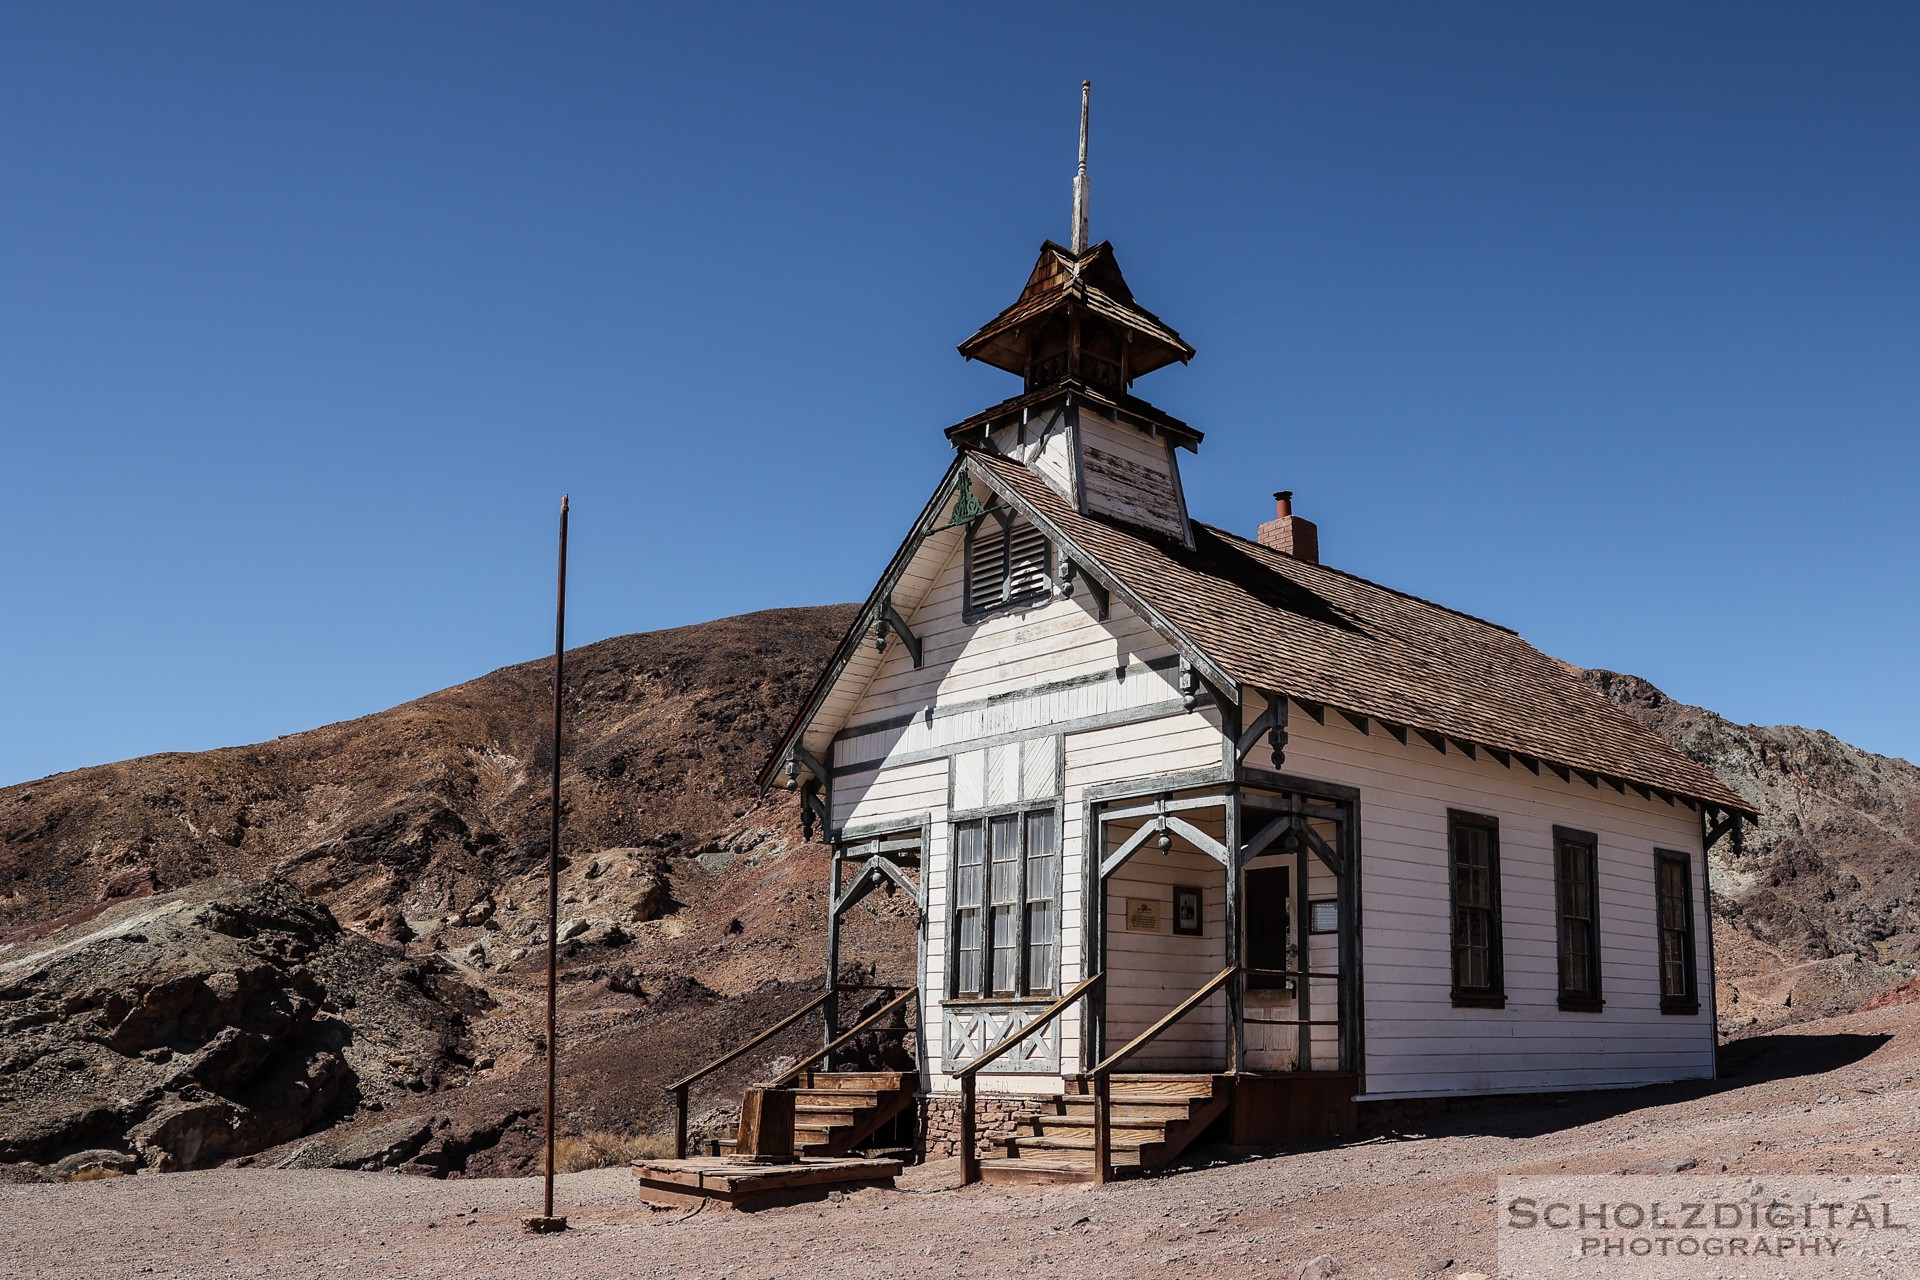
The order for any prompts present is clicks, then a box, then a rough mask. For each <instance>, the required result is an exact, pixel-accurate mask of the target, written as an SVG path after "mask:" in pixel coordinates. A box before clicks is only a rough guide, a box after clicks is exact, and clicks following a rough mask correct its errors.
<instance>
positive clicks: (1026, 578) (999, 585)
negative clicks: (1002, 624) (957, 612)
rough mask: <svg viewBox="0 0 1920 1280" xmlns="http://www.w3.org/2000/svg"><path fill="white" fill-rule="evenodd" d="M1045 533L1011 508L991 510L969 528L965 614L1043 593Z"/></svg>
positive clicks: (1047, 578) (1048, 581)
mask: <svg viewBox="0 0 1920 1280" xmlns="http://www.w3.org/2000/svg"><path fill="white" fill-rule="evenodd" d="M1048 550H1049V548H1048V545H1047V536H1046V535H1045V534H1044V533H1042V532H1040V530H1039V529H1038V528H1036V527H1034V526H1033V525H1031V524H1029V523H1027V522H1026V521H1025V520H1022V519H1019V518H1018V517H1016V516H1014V515H1013V513H1012V512H1009V511H1005V510H1001V511H989V512H988V513H987V514H986V515H984V516H982V517H980V519H978V520H976V521H974V523H973V525H972V527H970V528H969V529H968V530H967V562H966V575H967V582H966V598H967V608H966V612H967V615H968V616H969V617H978V616H979V615H981V614H986V613H991V612H993V611H994V610H996V609H1003V608H1005V607H1007V606H1008V605H1015V604H1024V603H1026V602H1027V601H1030V600H1042V599H1045V598H1046V597H1047V596H1048V595H1049V594H1050V593H1051V591H1052V589H1053V579H1052V577H1051V575H1050V574H1049V573H1048V571H1047V555H1048Z"/></svg>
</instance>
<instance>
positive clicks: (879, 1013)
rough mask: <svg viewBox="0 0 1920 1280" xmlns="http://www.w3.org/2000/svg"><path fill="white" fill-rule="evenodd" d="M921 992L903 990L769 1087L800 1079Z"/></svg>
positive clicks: (912, 988)
mask: <svg viewBox="0 0 1920 1280" xmlns="http://www.w3.org/2000/svg"><path fill="white" fill-rule="evenodd" d="M919 994H920V988H919V987H908V988H907V989H906V990H905V991H902V992H901V993H900V994H899V995H897V996H895V997H894V998H893V999H891V1000H889V1001H887V1002H886V1003H885V1004H883V1005H881V1006H880V1007H879V1008H878V1009H875V1010H874V1011H873V1012H872V1013H870V1014H868V1015H867V1016H866V1017H864V1018H862V1019H861V1020H860V1021H859V1022H857V1023H855V1024H854V1026H853V1028H852V1029H851V1030H849V1031H848V1032H847V1033H846V1034H845V1035H842V1036H841V1037H840V1038H839V1039H837V1040H835V1041H834V1042H833V1043H832V1044H829V1045H824V1046H822V1047H821V1048H818V1049H815V1050H814V1051H813V1052H812V1053H810V1054H808V1055H807V1056H806V1057H804V1058H802V1059H800V1061H799V1062H797V1063H795V1064H794V1066H793V1069H792V1070H790V1071H788V1072H787V1073H786V1074H785V1075H783V1076H781V1077H780V1078H779V1079H778V1080H775V1081H774V1082H773V1083H772V1084H770V1085H768V1086H767V1088H769V1089H784V1088H786V1087H787V1086H788V1085H790V1084H792V1083H793V1082H794V1081H795V1080H798V1079H799V1078H800V1077H801V1076H802V1075H805V1074H806V1072H807V1071H808V1070H809V1069H810V1068H811V1067H812V1066H813V1064H814V1063H816V1062H818V1061H820V1059H822V1058H824V1057H826V1056H827V1055H829V1054H831V1053H832V1052H833V1051H834V1050H836V1049H838V1048H840V1047H842V1046H843V1045H846V1044H849V1043H851V1042H852V1040H853V1039H854V1037H855V1036H858V1035H860V1034H861V1033H862V1032H864V1031H866V1029H867V1028H868V1027H871V1026H872V1025H873V1024H874V1023H876V1022H878V1021H880V1019H882V1018H884V1017H886V1016H887V1015H888V1014H889V1013H892V1012H893V1011H894V1010H895V1009H898V1008H899V1007H900V1006H901V1005H903V1004H905V1003H906V1002H907V1001H909V1000H911V999H913V998H914V997H915V996H917V995H919Z"/></svg>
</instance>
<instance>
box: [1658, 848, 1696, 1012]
mask: <svg viewBox="0 0 1920 1280" xmlns="http://www.w3.org/2000/svg"><path fill="white" fill-rule="evenodd" d="M1653 875H1654V901H1655V908H1656V910H1657V911H1658V912H1659V914H1660V921H1659V927H1660V1012H1662V1013H1698V1012H1700V996H1699V990H1698V988H1697V987H1696V986H1695V977H1694V951H1693V874H1692V867H1691V866H1690V865H1689V860H1688V858H1687V855H1686V854H1684V853H1676V852H1674V851H1673V850H1671V849H1655V850H1654V851H1653Z"/></svg>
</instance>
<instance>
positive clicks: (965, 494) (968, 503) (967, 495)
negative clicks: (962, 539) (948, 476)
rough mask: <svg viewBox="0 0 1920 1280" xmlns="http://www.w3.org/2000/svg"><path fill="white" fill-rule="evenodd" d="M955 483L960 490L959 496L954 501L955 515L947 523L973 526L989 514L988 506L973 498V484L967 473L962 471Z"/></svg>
mask: <svg viewBox="0 0 1920 1280" xmlns="http://www.w3.org/2000/svg"><path fill="white" fill-rule="evenodd" d="M954 483H955V484H956V486H957V487H958V489H959V495H958V496H957V497H956V498H954V500H953V515H952V517H951V518H949V519H948V521H947V523H948V524H949V525H956V524H972V523H973V522H974V521H975V520H978V519H979V518H980V517H981V516H983V515H985V514H986V513H987V504H986V503H984V502H981V501H980V499H978V498H976V497H974V496H973V482H972V481H971V480H970V479H968V478H967V473H966V472H964V471H962V472H961V473H960V476H959V478H958V479H957V480H956V481H955V482H954Z"/></svg>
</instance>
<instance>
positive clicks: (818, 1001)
mask: <svg viewBox="0 0 1920 1280" xmlns="http://www.w3.org/2000/svg"><path fill="white" fill-rule="evenodd" d="M833 995H834V993H833V992H831V991H823V992H821V993H820V994H819V995H818V996H816V997H815V998H814V999H813V1000H811V1001H809V1002H808V1003H806V1004H804V1005H802V1006H801V1007H800V1008H798V1009H796V1010H794V1011H793V1012H792V1013H790V1014H788V1015H787V1016H786V1017H784V1018H782V1019H780V1021H778V1022H776V1023H774V1024H773V1025H772V1026H771V1027H768V1028H767V1029H766V1030H765V1031H762V1032H761V1033H760V1034H759V1035H757V1036H755V1037H754V1038H753V1039H751V1040H749V1041H747V1042H746V1043H745V1044H743V1045H741V1046H740V1047H739V1048H738V1049H734V1050H732V1051H730V1052H728V1053H723V1054H721V1055H720V1056H719V1057H717V1058H715V1059H714V1060H713V1061H712V1062H709V1063H708V1064H707V1065H706V1066H704V1067H702V1068H700V1069H699V1070H698V1071H696V1072H694V1073H693V1074H692V1075H685V1076H681V1077H680V1078H679V1079H678V1080H675V1081H674V1082H673V1083H672V1084H670V1085H668V1086H666V1089H665V1092H667V1093H670V1094H672V1095H673V1158H674V1159H676V1160H685V1159H686V1158H687V1091H688V1090H689V1089H691V1088H692V1087H693V1082H694V1081H696V1080H698V1079H700V1078H701V1077H702V1076H707V1075H711V1074H713V1073H714V1072H715V1071H718V1070H719V1069H720V1068H721V1067H724V1066H726V1065H727V1064H728V1063H729V1062H732V1061H733V1060H734V1059H735V1058H738V1057H740V1056H741V1055H742V1054H746V1053H751V1052H752V1051H753V1050H755V1049H757V1048H759V1047H760V1046H761V1045H763V1044H765V1043H766V1042H767V1041H769V1040H771V1039H773V1038H774V1037H775V1036H777V1035H779V1034H780V1033H781V1032H782V1031H785V1030H786V1029H787V1028H788V1027H790V1026H792V1025H793V1024H794V1023H796V1022H798V1021H800V1019H802V1018H804V1017H806V1016H807V1015H808V1014H810V1013H812V1012H813V1011H814V1010H815V1009H818V1008H819V1007H820V1006H821V1005H823V1004H825V1003H826V1002H827V1001H829V1000H831V999H833Z"/></svg>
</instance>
